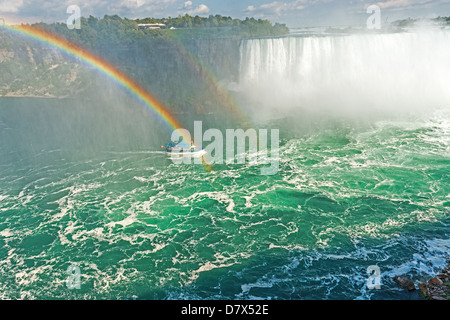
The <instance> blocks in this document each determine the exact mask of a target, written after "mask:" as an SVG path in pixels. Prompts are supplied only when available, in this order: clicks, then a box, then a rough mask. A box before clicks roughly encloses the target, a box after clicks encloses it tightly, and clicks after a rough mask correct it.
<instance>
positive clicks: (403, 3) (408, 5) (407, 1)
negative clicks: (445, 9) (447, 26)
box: [376, 0, 450, 10]
mask: <svg viewBox="0 0 450 320" xmlns="http://www.w3.org/2000/svg"><path fill="white" fill-rule="evenodd" d="M449 2H450V1H449V0H388V1H379V2H377V3H376V5H377V6H379V7H380V8H381V9H398V10H400V9H413V8H424V7H432V6H436V5H439V4H443V3H449Z"/></svg>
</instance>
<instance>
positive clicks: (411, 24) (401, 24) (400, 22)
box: [392, 16, 450, 27]
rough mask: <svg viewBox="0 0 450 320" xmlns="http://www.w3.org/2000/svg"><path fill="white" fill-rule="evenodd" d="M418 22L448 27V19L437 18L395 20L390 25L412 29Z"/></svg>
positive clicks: (449, 23) (449, 22) (449, 21)
mask: <svg viewBox="0 0 450 320" xmlns="http://www.w3.org/2000/svg"><path fill="white" fill-rule="evenodd" d="M418 22H428V23H432V24H437V25H444V26H445V25H450V17H441V16H439V17H437V18H433V19H412V18H407V19H403V20H397V21H394V22H393V23H392V25H393V26H396V27H414V26H416V24H417V23H418Z"/></svg>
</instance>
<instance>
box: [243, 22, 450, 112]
mask: <svg viewBox="0 0 450 320" xmlns="http://www.w3.org/2000/svg"><path fill="white" fill-rule="evenodd" d="M240 49H241V64H240V79H239V84H238V85H237V86H235V87H234V90H236V91H237V92H238V93H237V95H238V96H239V97H240V99H241V103H242V104H243V105H245V106H246V108H247V109H248V112H249V113H250V114H251V115H252V118H255V119H259V120H260V121H264V120H268V119H273V118H282V117H286V116H289V117H292V116H296V117H302V116H303V115H307V114H315V115H320V116H325V117H346V118H354V119H358V118H371V117H386V116H387V117H391V116H402V115H405V114H411V113H424V112H425V113H426V112H430V111H431V110H432V109H435V108H442V107H450V91H449V90H448V77H449V75H450V59H448V57H449V56H450V32H449V31H446V30H439V29H417V30H414V31H411V32H401V33H378V34H369V33H361V34H348V35H316V36H308V37H301V36H289V37H284V38H272V39H249V40H245V41H243V42H242V43H241V47H240Z"/></svg>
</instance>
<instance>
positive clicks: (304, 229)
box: [0, 100, 450, 299]
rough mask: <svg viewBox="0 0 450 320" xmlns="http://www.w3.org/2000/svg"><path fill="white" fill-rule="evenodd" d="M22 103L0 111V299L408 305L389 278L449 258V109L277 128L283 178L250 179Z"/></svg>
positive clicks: (435, 267)
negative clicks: (373, 273)
mask: <svg viewBox="0 0 450 320" xmlns="http://www.w3.org/2000/svg"><path fill="white" fill-rule="evenodd" d="M29 102H30V101H29V100H26V101H25V103H23V105H21V106H20V107H18V106H15V107H16V109H14V110H15V111H12V109H11V108H10V107H11V106H12V105H13V104H17V101H16V100H3V102H2V104H1V108H0V136H1V139H2V140H1V143H0V147H1V149H0V151H1V161H0V297H1V298H4V299H5V298H6V299H18V298H25V299H61V298H62V299H185V298H191V299H256V298H263V299H398V298H401V299H418V298H419V297H418V295H417V293H407V292H404V291H402V290H401V289H399V288H398V287H397V286H396V285H395V284H394V283H393V281H392V280H391V278H392V276H394V275H397V274H406V275H408V276H410V277H411V278H412V279H413V280H414V281H415V282H416V283H418V282H419V281H421V280H423V279H426V277H427V276H429V275H432V274H434V273H436V272H438V271H439V269H440V268H442V267H443V266H444V264H445V260H446V259H448V258H449V251H450V250H449V249H450V241H449V223H450V220H449V213H450V187H449V183H448V182H449V181H450V161H449V160H450V144H449V142H450V114H449V113H448V110H440V111H439V110H438V111H434V112H430V113H429V114H427V115H425V116H420V117H410V118H404V119H402V120H398V119H390V120H389V119H382V120H376V121H375V120H374V121H372V122H370V123H367V124H365V125H355V124H354V123H353V124H352V123H351V122H345V121H342V122H340V123H338V124H335V125H333V126H324V127H322V128H320V130H319V129H318V130H314V131H313V132H307V133H299V131H297V129H296V128H295V127H294V126H292V127H289V126H285V127H281V128H280V135H281V137H282V140H281V142H280V171H279V172H278V174H276V175H273V176H261V175H260V174H259V173H260V167H259V166H257V165H253V166H252V165H250V164H246V165H220V166H213V170H212V171H211V172H207V171H205V169H204V168H203V167H202V166H194V165H174V164H173V163H171V162H170V160H168V159H166V157H165V156H164V154H162V153H161V152H160V151H159V150H158V146H159V145H160V144H161V143H160V138H158V139H154V140H152V139H150V138H149V139H150V140H148V141H147V140H145V139H143V140H142V141H140V143H141V144H139V143H137V145H136V146H130V145H129V143H128V142H127V141H128V140H126V141H125V142H124V143H123V145H126V146H127V148H125V147H123V148H116V149H115V150H112V149H111V148H109V150H107V149H108V148H105V149H100V148H97V147H98V146H97V144H96V141H97V142H98V141H101V144H105V141H110V140H108V139H107V138H106V137H103V136H99V135H98V132H97V133H96V134H97V136H96V139H92V140H89V137H90V133H87V134H85V135H86V136H84V137H83V136H82V131H83V130H82V129H80V128H78V127H76V126H75V125H74V123H72V122H71V123H65V124H64V125H62V126H61V128H60V127H58V126H57V125H55V124H53V126H51V125H50V123H53V122H54V120H55V119H51V117H50V116H49V117H44V116H42V118H41V119H39V121H38V120H36V119H37V118H36V117H35V116H32V115H33V114H34V115H36V114H41V115H42V113H39V112H37V111H36V110H35V109H33V108H32V107H31V106H29ZM39 103H41V104H42V102H35V105H36V104H39ZM53 103H54V104H55V106H50V107H49V106H47V108H48V110H52V108H57V105H58V104H59V102H53ZM46 105H48V103H46ZM33 110H34V111H33ZM41 110H42V109H41ZM46 110H47V109H46ZM55 110H56V109H55ZM58 112H62V111H60V110H59V111H54V112H50V111H48V115H50V114H57V113H58ZM24 114H28V115H30V114H31V115H30V116H29V117H30V119H26V120H24V119H23V117H22V116H23V115H24ZM55 117H58V118H60V114H59V113H58V115H57V116H55ZM30 124H33V125H30ZM272 125H273V126H274V127H276V126H277V124H272ZM74 126H75V128H78V129H77V130H78V131H76V133H74V131H73V130H74V129H73V128H74ZM71 128H72V129H71ZM149 130H150V129H149ZM49 132H51V133H54V132H61V135H62V136H61V137H60V139H56V138H52V140H49V138H48V136H49ZM63 132H64V134H65V135H66V136H64V134H63ZM111 132H112V131H111ZM111 132H110V131H108V130H107V135H108V136H110V135H111V134H112V133H111ZM161 139H162V138H161ZM30 141H31V142H30ZM77 141H78V142H77ZM111 141H114V139H112V140H111ZM83 144H85V145H86V148H81V147H80V145H83ZM146 144H148V145H149V147H148V148H145V147H144V146H145V145H146ZM111 145H114V143H113V142H111ZM73 149H75V151H76V152H74V150H73ZM92 150H97V151H95V152H93V151H92ZM68 151H72V152H68ZM74 154H75V155H74ZM371 265H377V266H379V267H380V271H381V282H382V285H381V289H380V290H369V289H368V288H367V286H366V280H367V278H368V276H369V274H367V268H368V267H369V266H371ZM70 266H76V267H78V268H79V270H80V288H79V289H70V288H68V286H67V283H68V282H67V279H68V278H69V277H70V274H69V273H68V272H67V270H68V268H69V267H70Z"/></svg>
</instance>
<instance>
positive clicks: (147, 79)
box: [0, 32, 241, 113]
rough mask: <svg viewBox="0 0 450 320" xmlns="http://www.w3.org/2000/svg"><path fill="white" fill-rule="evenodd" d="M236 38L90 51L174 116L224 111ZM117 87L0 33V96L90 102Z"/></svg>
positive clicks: (155, 41) (69, 60) (235, 64)
mask: <svg viewBox="0 0 450 320" xmlns="http://www.w3.org/2000/svg"><path fill="white" fill-rule="evenodd" d="M240 41H241V40H240V38H239V37H228V38H220V39H214V38H211V39H194V38H191V39H190V38H186V39H181V40H180V39H174V38H170V37H161V38H149V39H141V40H140V41H139V42H136V43H133V44H129V45H117V44H111V45H105V44H103V45H102V46H95V45H93V47H92V48H89V50H90V51H93V52H94V53H95V54H97V55H98V56H100V57H102V59H105V60H106V61H108V62H110V63H111V64H113V65H114V66H116V67H117V68H119V69H120V70H122V71H124V72H125V73H126V74H127V75H129V76H130V77H131V78H132V79H134V80H135V81H136V82H137V83H139V84H140V85H142V86H143V87H144V88H145V89H147V90H148V91H149V92H151V93H152V94H153V95H154V96H155V97H156V98H157V99H158V100H160V101H161V102H162V103H163V104H164V105H166V106H167V107H168V108H169V109H171V110H172V111H174V112H178V113H184V112H189V113H192V112H195V113H209V112H220V111H224V110H226V108H227V106H226V105H225V104H226V103H225V102H224V101H225V100H226V99H223V97H222V96H224V95H227V94H228V93H227V92H226V89H225V86H226V83H228V82H231V81H237V79H238V73H239V44H240ZM117 91H118V90H117V86H115V85H114V84H113V82H112V81H111V80H110V79H106V78H105V77H104V76H102V75H100V74H99V72H97V71H96V70H94V69H93V68H92V67H88V66H86V65H85V64H83V63H82V62H81V61H78V60H77V59H74V58H73V57H69V56H67V55H65V54H63V53H62V52H61V51H59V50H57V49H55V48H51V47H48V46H44V45H42V44H39V43H36V42H33V41H30V40H27V39H23V38H22V39H16V38H14V37H13V36H12V35H10V34H6V33H4V32H3V33H0V95H2V96H39V97H71V98H77V97H83V98H93V99H95V97H96V96H98V95H99V94H102V93H103V94H105V95H108V94H109V93H111V92H113V93H114V92H117Z"/></svg>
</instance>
